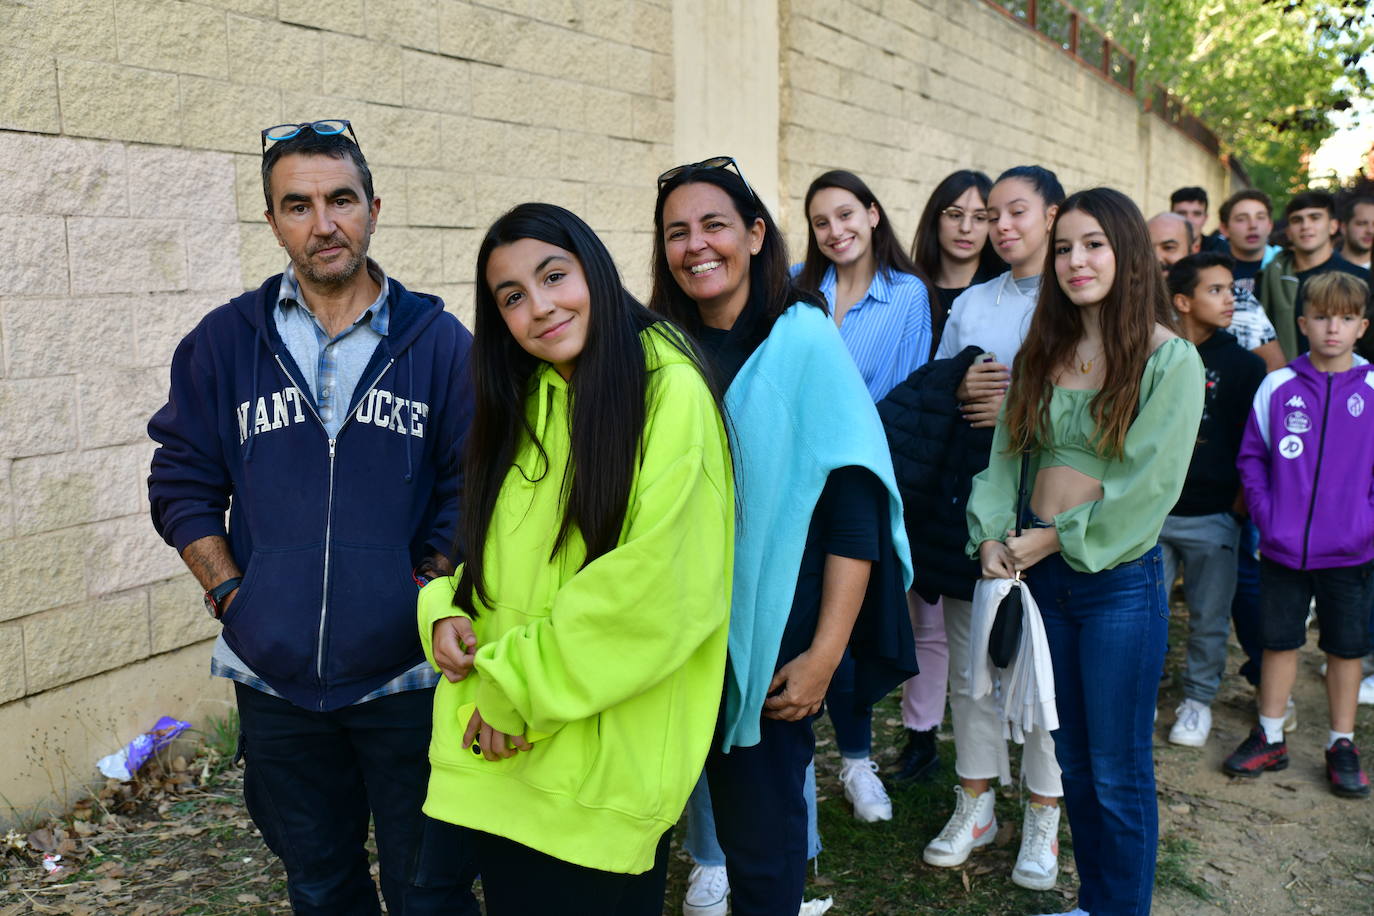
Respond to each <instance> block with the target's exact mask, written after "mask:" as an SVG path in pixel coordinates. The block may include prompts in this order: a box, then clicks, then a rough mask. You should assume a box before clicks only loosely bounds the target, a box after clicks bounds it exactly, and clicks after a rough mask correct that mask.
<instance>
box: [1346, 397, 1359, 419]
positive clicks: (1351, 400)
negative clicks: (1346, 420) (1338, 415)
mask: <svg viewBox="0 0 1374 916" xmlns="http://www.w3.org/2000/svg"><path fill="white" fill-rule="evenodd" d="M1345 409H1346V410H1348V411H1350V415H1351V416H1352V417H1358V416H1359V415H1360V414H1362V413H1364V398H1362V397H1360V395H1359V392H1356V393H1355V394H1352V395H1351V396H1350V397H1348V398H1346V399H1345Z"/></svg>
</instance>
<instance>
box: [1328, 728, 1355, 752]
mask: <svg viewBox="0 0 1374 916" xmlns="http://www.w3.org/2000/svg"><path fill="white" fill-rule="evenodd" d="M1342 738H1344V739H1345V740H1347V741H1349V742H1350V743H1351V744H1354V743H1355V733H1354V732H1327V735H1326V749H1327V750H1328V751H1329V750H1331V745H1333V744H1335V743H1336V742H1337V741H1339V740H1341V739H1342Z"/></svg>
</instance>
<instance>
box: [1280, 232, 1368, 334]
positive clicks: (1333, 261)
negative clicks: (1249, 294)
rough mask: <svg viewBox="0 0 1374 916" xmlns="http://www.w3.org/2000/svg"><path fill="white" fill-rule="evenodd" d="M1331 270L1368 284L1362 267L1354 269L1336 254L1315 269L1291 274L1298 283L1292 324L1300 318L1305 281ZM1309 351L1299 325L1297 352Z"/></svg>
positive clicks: (1352, 265) (1365, 272)
mask: <svg viewBox="0 0 1374 916" xmlns="http://www.w3.org/2000/svg"><path fill="white" fill-rule="evenodd" d="M1331 270H1339V271H1342V272H1344V273H1348V274H1350V275H1351V276H1352V277H1358V278H1360V279H1361V280H1363V281H1364V282H1365V283H1368V282H1369V271H1367V270H1365V269H1364V268H1363V267H1356V266H1355V265H1354V264H1351V263H1350V262H1349V261H1347V260H1346V259H1345V258H1343V257H1341V256H1340V255H1338V254H1333V255H1332V256H1331V257H1330V258H1328V259H1327V260H1325V261H1323V262H1322V263H1320V264H1318V265H1317V266H1316V267H1310V268H1308V269H1307V270H1300V271H1298V272H1297V273H1295V274H1293V276H1294V277H1295V278H1297V281H1298V300H1297V305H1296V306H1294V308H1293V321H1294V322H1296V321H1297V320H1298V319H1299V318H1301V317H1302V305H1303V298H1302V297H1303V290H1304V289H1305V288H1306V286H1307V281H1308V280H1310V279H1312V278H1313V277H1315V276H1317V275H1319V274H1324V273H1326V272H1327V271H1331ZM1367 313H1368V308H1367V306H1366V314H1367ZM1309 349H1311V348H1310V347H1309V346H1308V344H1307V335H1305V334H1303V332H1302V327H1301V325H1299V327H1298V352H1299V353H1306V352H1307V351H1308V350H1309Z"/></svg>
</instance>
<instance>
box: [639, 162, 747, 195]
mask: <svg viewBox="0 0 1374 916" xmlns="http://www.w3.org/2000/svg"><path fill="white" fill-rule="evenodd" d="M689 169H734V171H735V174H736V175H738V176H739V180H740V181H742V182H744V189H745V190H746V191H748V192H749V196H750V197H752V198H754V200H760V199H761V198H760V197H759V195H758V194H757V193H755V192H754V188H753V186H752V185H751V184H749V179H748V178H745V177H744V172H743V171H742V170H741V169H740V167H739V163H738V162H736V161H735V157H734V156H712V157H711V158H710V159H703V160H701V161H700V162H689V163H687V164H686V165H679V166H674V167H673V168H671V169H669V170H668V171H666V172H664V173H663V174H662V175H660V176H658V186H659V187H660V188H661V187H663V186H664V185H665V184H667V183H668V182H670V181H672V180H673V179H674V178H676V177H677V176H679V175H681V174H682V173H683V172H686V171H687V170H689Z"/></svg>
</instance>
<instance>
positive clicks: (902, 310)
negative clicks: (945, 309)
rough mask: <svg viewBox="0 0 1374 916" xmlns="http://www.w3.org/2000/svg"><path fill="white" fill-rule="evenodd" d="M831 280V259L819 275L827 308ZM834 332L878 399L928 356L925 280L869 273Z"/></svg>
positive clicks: (830, 302) (832, 302)
mask: <svg viewBox="0 0 1374 916" xmlns="http://www.w3.org/2000/svg"><path fill="white" fill-rule="evenodd" d="M799 267H800V265H798V268H799ZM795 270H796V268H794V271H795ZM835 283H836V277H835V265H833V264H832V265H830V267H828V268H826V271H825V276H824V277H822V278H821V289H820V292H821V295H823V296H825V301H826V304H828V305H829V306H830V309H831V311H832V312H833V311H834V309H835ZM840 337H841V338H842V339H843V340H844V345H845V346H846V347H848V348H849V355H850V356H851V357H853V359H854V364H855V365H856V366H858V367H859V374H860V375H862V376H863V378H864V384H865V385H867V386H868V393H869V394H870V395H872V396H873V400H874V401H881V400H882V399H883V398H884V397H886V395H887V393H888V392H889V391H891V390H892V389H893V388H896V387H897V386H898V385H900V384H901V383H902V382H904V381H906V377H907V376H908V375H910V374H911V373H913V372H915V371H916V370H917V369H919V368H920V367H921V366H923V365H925V362H926V360H927V359H929V358H930V293H929V291H928V290H927V289H926V285H925V284H924V283H922V282H921V280H920V278H919V277H915V276H913V275H911V274H905V273H900V272H898V271H895V270H894V271H886V270H879V271H877V272H875V273H874V274H873V282H872V283H870V284H869V285H868V292H866V293H865V294H864V297H863V298H862V299H860V300H859V301H858V302H856V303H854V305H853V306H852V307H851V308H850V309H849V311H847V312H845V314H844V319H843V320H842V321H841V323H840Z"/></svg>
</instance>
